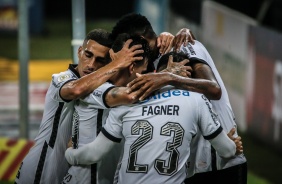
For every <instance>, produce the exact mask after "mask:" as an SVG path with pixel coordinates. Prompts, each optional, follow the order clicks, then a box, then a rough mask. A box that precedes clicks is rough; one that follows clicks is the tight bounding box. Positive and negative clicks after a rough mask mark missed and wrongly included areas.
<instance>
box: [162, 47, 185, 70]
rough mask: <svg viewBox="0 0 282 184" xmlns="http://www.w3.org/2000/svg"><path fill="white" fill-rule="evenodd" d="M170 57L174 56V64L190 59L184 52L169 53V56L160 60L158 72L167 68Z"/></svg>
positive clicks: (166, 55) (164, 56)
mask: <svg viewBox="0 0 282 184" xmlns="http://www.w3.org/2000/svg"><path fill="white" fill-rule="evenodd" d="M170 55H172V57H173V62H181V61H183V60H184V59H189V58H188V56H187V54H185V53H184V52H175V51H172V52H169V53H167V54H164V55H163V56H162V57H161V58H160V60H159V63H158V66H157V71H159V70H160V68H163V67H166V66H167V63H168V59H169V56H170ZM186 65H188V64H186Z"/></svg>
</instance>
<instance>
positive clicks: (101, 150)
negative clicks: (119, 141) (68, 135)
mask: <svg viewBox="0 0 282 184" xmlns="http://www.w3.org/2000/svg"><path fill="white" fill-rule="evenodd" d="M115 144H116V143H114V142H112V141H111V140H109V139H108V138H106V137H105V136H104V134H103V133H100V134H99V135H98V136H97V137H96V139H95V140H94V141H93V142H91V143H89V144H86V145H84V146H82V147H79V148H78V149H73V148H68V149H67V150H66V152H65V157H66V159H67V161H68V163H69V164H71V165H90V164H93V163H97V162H99V161H100V160H101V159H102V158H103V156H104V155H105V154H106V153H107V152H109V151H110V150H111V149H112V147H113V146H114V145H115Z"/></svg>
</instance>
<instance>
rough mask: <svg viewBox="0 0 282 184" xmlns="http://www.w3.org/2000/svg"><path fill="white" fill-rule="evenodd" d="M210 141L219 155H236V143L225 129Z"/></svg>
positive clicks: (224, 156) (226, 156) (225, 156)
mask: <svg viewBox="0 0 282 184" xmlns="http://www.w3.org/2000/svg"><path fill="white" fill-rule="evenodd" d="M209 141H210V143H211V145H212V146H213V147H214V149H215V150H216V151H217V153H218V155H219V156H221V157H223V158H230V157H232V156H235V153H236V145H235V143H234V142H233V141H232V140H231V139H230V138H229V137H228V136H227V134H226V133H225V132H224V131H222V132H221V133H220V134H218V135H217V136H216V137H215V138H213V139H211V140H209Z"/></svg>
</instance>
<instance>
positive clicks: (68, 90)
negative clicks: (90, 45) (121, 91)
mask: <svg viewBox="0 0 282 184" xmlns="http://www.w3.org/2000/svg"><path fill="white" fill-rule="evenodd" d="M131 42H132V40H128V41H126V42H125V44H124V46H123V48H122V50H120V51H119V52H118V53H116V54H115V55H114V56H113V54H112V56H113V57H115V60H113V61H112V62H110V63H109V64H107V65H105V66H104V67H101V68H100V69H98V70H97V71H95V72H93V73H91V74H88V75H85V76H83V77H81V78H80V79H78V80H73V81H70V82H68V83H67V84H65V85H64V86H63V87H62V88H61V91H60V95H61V97H62V98H63V99H65V100H73V99H78V98H80V97H83V96H85V95H88V94H89V93H91V92H92V91H93V90H95V89H96V88H97V87H98V86H100V85H101V84H103V83H105V82H106V81H107V80H109V78H111V77H112V76H113V75H114V74H116V73H117V72H118V71H120V70H121V69H123V68H125V67H128V66H129V65H130V64H131V63H132V62H134V61H137V60H142V59H143V58H142V57H140V56H135V55H138V54H140V53H143V52H144V51H143V50H142V49H140V48H142V45H134V46H132V47H130V48H129V44H130V43H131ZM80 49H83V48H82V47H81V48H80ZM80 52H83V53H85V55H84V56H81V57H86V58H87V57H90V58H88V59H94V58H92V57H93V56H92V55H90V56H88V55H87V52H84V51H79V53H80ZM108 59H109V58H108ZM97 60H98V61H97ZM93 62H94V61H93ZM93 62H90V64H92V63H93ZM95 62H109V61H107V60H106V58H96V60H95ZM83 72H87V71H83Z"/></svg>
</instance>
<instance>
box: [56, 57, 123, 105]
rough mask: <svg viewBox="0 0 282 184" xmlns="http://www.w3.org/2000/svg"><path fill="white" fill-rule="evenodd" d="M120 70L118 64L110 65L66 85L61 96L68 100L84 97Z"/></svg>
mask: <svg viewBox="0 0 282 184" xmlns="http://www.w3.org/2000/svg"><path fill="white" fill-rule="evenodd" d="M120 69H121V67H120V66H119V65H117V64H116V62H115V63H109V64H108V65H106V66H104V67H102V68H100V69H98V70H97V71H95V72H93V73H91V74H89V75H86V76H83V77H81V78H80V79H78V80H74V81H70V82H69V83H67V84H65V85H64V86H63V87H62V89H61V96H62V98H63V99H66V100H75V99H78V98H81V97H84V96H86V95H88V94H90V93H91V92H92V91H94V90H95V89H96V88H98V87H99V86H100V85H102V84H103V83H105V82H106V81H108V80H109V79H110V78H111V77H112V76H113V75H114V74H116V73H117V72H118V71H119V70H120Z"/></svg>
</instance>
